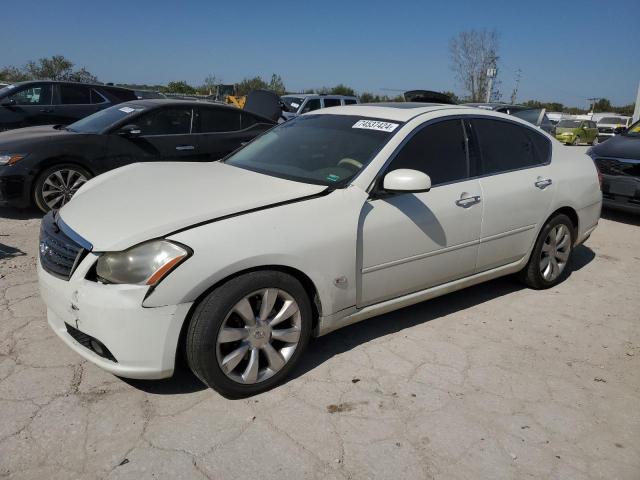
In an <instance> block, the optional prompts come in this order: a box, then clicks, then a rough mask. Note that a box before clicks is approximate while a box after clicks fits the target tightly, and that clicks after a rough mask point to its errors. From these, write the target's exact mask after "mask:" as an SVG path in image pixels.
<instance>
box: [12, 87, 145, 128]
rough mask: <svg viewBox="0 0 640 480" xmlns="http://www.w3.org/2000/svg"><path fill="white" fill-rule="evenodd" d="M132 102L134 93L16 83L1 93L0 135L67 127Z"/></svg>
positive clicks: (118, 90)
mask: <svg viewBox="0 0 640 480" xmlns="http://www.w3.org/2000/svg"><path fill="white" fill-rule="evenodd" d="M135 99H136V96H135V93H134V92H133V90H129V89H126V88H120V87H113V86H109V85H92V84H85V83H73V82H53V81H30V82H19V83H15V84H11V85H7V86H6V87H4V88H1V89H0V131H1V130H11V129H14V128H22V127H30V126H34V125H53V124H60V125H68V124H70V123H73V122H75V121H76V120H80V119H81V118H84V117H86V116H88V115H91V114H92V113H95V112H98V111H100V110H104V109H105V108H109V107H111V106H112V105H116V104H119V103H122V102H127V101H129V100H135Z"/></svg>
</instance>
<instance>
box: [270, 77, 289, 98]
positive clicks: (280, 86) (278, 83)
mask: <svg viewBox="0 0 640 480" xmlns="http://www.w3.org/2000/svg"><path fill="white" fill-rule="evenodd" d="M268 88H269V90H271V91H272V92H276V93H277V94H278V95H284V94H285V93H287V89H286V88H285V86H284V82H283V81H282V77H281V76H280V75H276V74H275V73H274V74H272V75H271V81H270V82H269V87H268Z"/></svg>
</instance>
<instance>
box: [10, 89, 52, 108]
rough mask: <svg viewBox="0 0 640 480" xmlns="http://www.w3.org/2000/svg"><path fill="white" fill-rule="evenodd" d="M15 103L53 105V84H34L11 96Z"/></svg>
mask: <svg viewBox="0 0 640 480" xmlns="http://www.w3.org/2000/svg"><path fill="white" fill-rule="evenodd" d="M9 100H11V101H12V102H13V104H14V105H51V85H34V86H30V87H27V88H25V89H23V90H20V91H19V92H16V93H14V94H13V95H10V96H9Z"/></svg>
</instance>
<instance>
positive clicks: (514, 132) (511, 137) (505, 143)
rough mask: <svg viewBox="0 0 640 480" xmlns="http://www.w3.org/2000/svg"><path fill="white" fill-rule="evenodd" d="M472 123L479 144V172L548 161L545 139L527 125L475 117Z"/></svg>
mask: <svg viewBox="0 0 640 480" xmlns="http://www.w3.org/2000/svg"><path fill="white" fill-rule="evenodd" d="M472 124H473V130H474V132H475V133H476V135H477V137H478V142H479V144H480V156H481V160H480V172H481V174H483V175H490V174H495V173H500V172H507V171H510V170H519V169H521V168H527V167H534V166H536V165H541V164H543V163H546V162H547V161H548V160H549V154H550V149H551V146H550V143H549V141H548V140H547V139H546V138H545V137H544V136H543V135H541V134H539V133H537V132H535V131H533V130H532V129H530V128H527V127H523V126H520V125H516V124H514V123H511V122H506V121H499V120H492V119H491V120H490V119H476V120H473V121H472Z"/></svg>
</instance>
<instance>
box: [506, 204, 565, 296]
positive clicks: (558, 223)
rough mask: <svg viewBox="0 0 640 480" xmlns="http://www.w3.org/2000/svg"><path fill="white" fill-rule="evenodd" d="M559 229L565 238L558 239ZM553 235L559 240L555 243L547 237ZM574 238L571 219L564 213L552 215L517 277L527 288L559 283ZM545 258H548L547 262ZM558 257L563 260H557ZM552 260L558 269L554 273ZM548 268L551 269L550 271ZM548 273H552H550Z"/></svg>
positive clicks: (562, 276)
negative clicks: (545, 266)
mask: <svg viewBox="0 0 640 480" xmlns="http://www.w3.org/2000/svg"><path fill="white" fill-rule="evenodd" d="M559 231H562V232H564V234H565V235H566V236H567V238H566V239H565V238H564V237H563V238H561V239H558V232H559ZM553 236H555V237H556V239H558V240H560V241H559V242H556V244H553V242H549V239H550V238H553ZM574 240H575V232H574V227H573V223H572V222H571V219H569V217H567V216H566V215H564V214H558V215H555V216H554V217H552V218H551V219H550V220H549V221H547V223H546V224H545V225H544V227H542V230H541V231H540V234H539V235H538V239H537V240H536V243H535V245H534V247H533V251H532V252H531V257H530V258H529V261H528V262H527V265H526V266H525V267H524V268H523V269H522V270H521V271H520V272H519V273H518V277H519V279H520V280H521V281H522V282H523V283H524V284H525V285H527V286H528V287H529V288H533V289H536V290H542V289H545V288H551V287H553V286H555V285H557V284H558V283H560V282H561V281H562V280H563V278H564V274H565V271H566V266H567V264H568V263H569V261H570V259H571V252H572V251H573V242H574ZM565 242H566V244H565ZM556 254H557V255H556ZM552 257H553V259H552ZM545 258H549V259H550V260H549V262H548V263H547V262H546V261H545ZM560 258H563V259H564V260H562V261H559V259H560ZM554 260H555V264H556V265H557V267H558V269H559V271H557V272H555V273H554V272H553V268H554V267H553V265H554ZM543 262H544V263H543ZM545 264H547V265H548V267H547V268H544V265H545ZM548 269H551V272H550V271H549V270H548ZM549 273H554V274H553V275H550V274H549Z"/></svg>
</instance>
